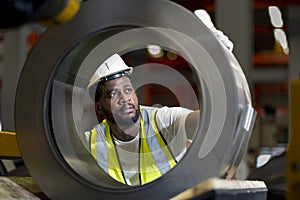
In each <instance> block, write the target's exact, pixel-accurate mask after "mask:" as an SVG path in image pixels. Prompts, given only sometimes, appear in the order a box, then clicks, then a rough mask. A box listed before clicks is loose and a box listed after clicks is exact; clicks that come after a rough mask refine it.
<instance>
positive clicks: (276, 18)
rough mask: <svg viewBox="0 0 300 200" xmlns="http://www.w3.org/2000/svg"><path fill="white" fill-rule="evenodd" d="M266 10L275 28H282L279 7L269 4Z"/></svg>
mask: <svg viewBox="0 0 300 200" xmlns="http://www.w3.org/2000/svg"><path fill="white" fill-rule="evenodd" d="M268 11H269V16H270V19H271V23H272V25H273V26H274V27H275V28H282V27H283V20H282V15H281V11H280V9H279V8H278V7H277V6H269V7H268Z"/></svg>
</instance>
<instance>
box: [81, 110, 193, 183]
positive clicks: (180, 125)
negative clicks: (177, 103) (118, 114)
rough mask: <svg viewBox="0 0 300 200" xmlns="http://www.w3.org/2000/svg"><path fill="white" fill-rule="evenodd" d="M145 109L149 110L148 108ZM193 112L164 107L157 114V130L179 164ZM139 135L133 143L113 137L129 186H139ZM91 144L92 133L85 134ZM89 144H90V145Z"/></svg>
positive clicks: (184, 151)
mask: <svg viewBox="0 0 300 200" xmlns="http://www.w3.org/2000/svg"><path fill="white" fill-rule="evenodd" d="M143 109H147V106H146V107H145V106H144V108H143ZM190 112H192V111H191V110H189V109H185V108H181V107H162V108H159V109H158V111H157V113H156V124H157V128H158V129H159V130H160V132H161V133H162V135H163V137H164V139H165V140H166V142H167V144H168V146H169V148H170V150H171V151H172V153H173V155H174V156H175V158H176V160H177V162H178V161H180V160H181V159H182V157H183V156H184V154H185V153H186V141H187V136H186V131H185V119H186V117H187V115H188V114H189V113H190ZM139 134H140V133H139ZM139 134H138V135H137V136H136V137H135V138H134V139H132V140H131V141H127V142H124V141H121V140H118V139H117V138H115V137H113V139H114V141H115V144H116V149H117V153H118V155H119V159H120V162H121V166H122V170H123V172H124V175H125V178H126V181H127V184H129V185H138V184H139V179H138V176H137V172H138V171H139V169H138V166H139V165H138V159H139ZM85 135H86V140H87V141H88V142H89V138H90V132H85ZM88 144H89V143H88Z"/></svg>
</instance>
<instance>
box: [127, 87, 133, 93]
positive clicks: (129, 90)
mask: <svg viewBox="0 0 300 200" xmlns="http://www.w3.org/2000/svg"><path fill="white" fill-rule="evenodd" d="M132 92H133V89H132V88H126V89H125V93H126V94H130V93H132Z"/></svg>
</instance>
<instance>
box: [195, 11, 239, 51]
mask: <svg viewBox="0 0 300 200" xmlns="http://www.w3.org/2000/svg"><path fill="white" fill-rule="evenodd" d="M195 15H196V16H197V17H198V18H199V19H200V20H201V21H202V22H203V23H204V24H205V25H206V26H207V28H209V30H211V32H212V33H213V34H214V35H215V36H216V38H217V39H218V40H219V41H220V42H221V43H222V44H223V45H224V46H225V47H226V48H227V49H229V50H230V51H232V50H233V46H234V45H233V43H232V42H231V41H230V40H229V38H228V37H227V36H226V35H224V33H223V32H222V31H220V30H218V29H216V27H215V26H214V24H213V22H212V21H211V18H210V16H209V15H208V13H207V12H206V11H205V10H196V11H195Z"/></svg>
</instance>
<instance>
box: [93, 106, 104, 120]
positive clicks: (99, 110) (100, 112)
mask: <svg viewBox="0 0 300 200" xmlns="http://www.w3.org/2000/svg"><path fill="white" fill-rule="evenodd" d="M95 111H96V115H97V118H98V121H99V122H102V120H103V119H104V115H103V109H102V107H101V104H100V103H95Z"/></svg>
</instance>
